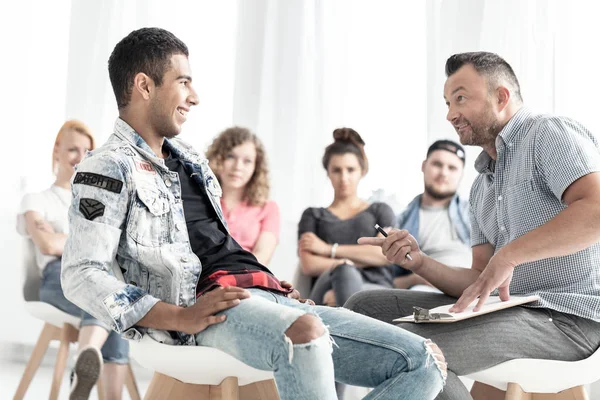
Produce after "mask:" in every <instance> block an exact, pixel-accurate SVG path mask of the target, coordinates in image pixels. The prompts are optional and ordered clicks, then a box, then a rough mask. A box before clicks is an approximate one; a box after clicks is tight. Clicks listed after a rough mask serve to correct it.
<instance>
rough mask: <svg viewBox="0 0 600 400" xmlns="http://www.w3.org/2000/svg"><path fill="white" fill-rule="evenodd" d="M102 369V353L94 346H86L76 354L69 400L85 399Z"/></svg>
mask: <svg viewBox="0 0 600 400" xmlns="http://www.w3.org/2000/svg"><path fill="white" fill-rule="evenodd" d="M101 371H102V354H100V350H98V349H97V348H96V347H92V346H89V347H86V348H85V349H83V350H82V351H81V353H79V356H77V361H75V368H74V369H73V373H72V382H71V394H70V395H69V400H87V399H88V398H89V397H90V393H91V391H92V388H93V387H94V385H95V384H96V382H97V381H98V378H99V377H100V372H101Z"/></svg>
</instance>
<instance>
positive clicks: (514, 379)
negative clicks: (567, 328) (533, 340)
mask: <svg viewBox="0 0 600 400" xmlns="http://www.w3.org/2000/svg"><path fill="white" fill-rule="evenodd" d="M467 378H470V379H473V380H474V381H476V382H481V383H484V384H486V385H489V386H493V387H495V388H497V389H500V390H505V391H506V396H505V399H507V400H508V399H510V400H542V399H543V400H567V399H569V400H584V399H587V398H588V396H587V394H586V393H585V388H584V385H587V384H590V383H593V382H595V381H597V380H598V379H600V349H599V350H596V352H595V353H594V354H592V355H591V356H590V357H588V358H586V359H585V360H581V361H554V360H538V359H516V360H510V361H506V362H504V363H502V364H499V365H496V366H494V367H491V368H488V369H486V370H484V371H480V372H476V373H474V374H470V375H467ZM475 384H477V383H475Z"/></svg>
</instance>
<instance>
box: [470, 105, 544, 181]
mask: <svg viewBox="0 0 600 400" xmlns="http://www.w3.org/2000/svg"><path fill="white" fill-rule="evenodd" d="M531 115H532V112H531V110H530V109H528V108H527V107H521V108H520V109H519V111H517V112H516V113H515V115H513V116H512V118H511V119H510V120H509V121H508V123H507V124H506V125H504V127H503V128H502V130H501V131H500V133H499V134H498V136H497V137H496V152H498V150H499V145H500V144H501V142H504V144H506V145H509V146H511V145H513V144H514V143H516V142H518V141H519V140H520V139H521V135H522V134H523V133H524V132H525V131H526V130H525V129H524V127H525V123H526V121H527V120H528V119H529V117H530V116H531ZM475 169H476V170H477V172H479V173H480V174H493V173H494V170H495V169H496V160H494V159H493V158H492V157H490V155H489V154H488V153H487V152H486V151H485V150H484V151H482V152H481V153H479V156H477V159H476V160H475Z"/></svg>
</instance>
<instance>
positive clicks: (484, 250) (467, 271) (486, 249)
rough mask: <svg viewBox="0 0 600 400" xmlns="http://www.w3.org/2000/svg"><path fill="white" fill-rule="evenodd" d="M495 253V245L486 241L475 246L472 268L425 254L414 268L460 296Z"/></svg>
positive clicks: (433, 282)
mask: <svg viewBox="0 0 600 400" xmlns="http://www.w3.org/2000/svg"><path fill="white" fill-rule="evenodd" d="M411 254H412V252H411ZM493 255H494V246H492V245H491V244H489V243H484V244H480V245H478V246H475V247H473V263H472V265H471V268H460V267H450V266H448V265H445V264H442V263H439V262H437V261H435V260H434V259H433V258H431V257H429V256H424V257H423V263H422V264H421V266H420V267H418V268H415V269H413V272H414V273H415V274H418V275H419V276H420V277H422V278H424V279H425V280H427V281H428V282H430V283H431V284H432V285H433V286H435V287H436V288H438V289H440V290H441V291H442V292H444V293H446V294H447V295H449V296H453V297H460V296H461V295H462V293H463V291H464V290H465V289H466V288H468V287H469V286H470V285H471V284H472V283H473V282H475V281H476V280H477V278H478V277H479V274H481V272H482V271H483V270H484V269H485V267H486V265H487V264H488V262H489V261H490V259H491V258H492V256H493ZM405 268H406V267H405Z"/></svg>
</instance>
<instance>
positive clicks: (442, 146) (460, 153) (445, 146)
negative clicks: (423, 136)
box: [427, 140, 465, 163]
mask: <svg viewBox="0 0 600 400" xmlns="http://www.w3.org/2000/svg"><path fill="white" fill-rule="evenodd" d="M436 150H446V151H449V152H450V153H453V154H456V156H457V157H458V158H460V159H461V160H462V162H463V163H464V162H465V149H464V148H463V147H462V146H461V145H460V144H458V143H456V142H453V141H452V140H436V141H435V142H433V144H432V145H431V146H429V149H427V157H429V155H430V154H431V153H432V152H434V151H436Z"/></svg>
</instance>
